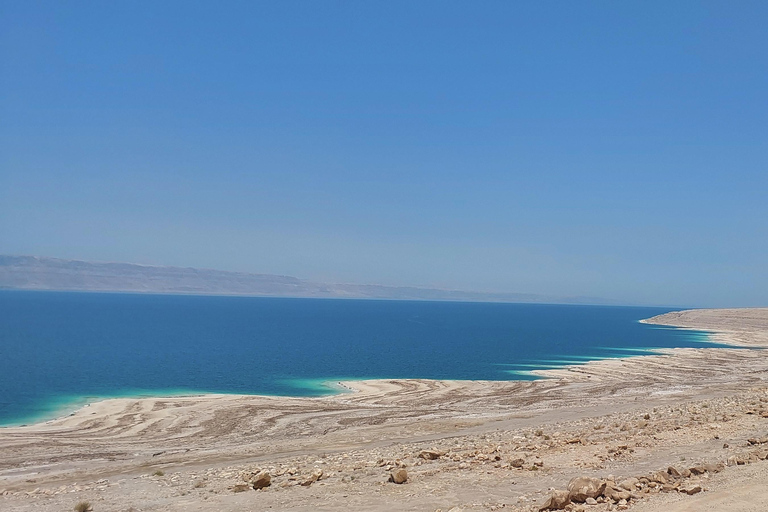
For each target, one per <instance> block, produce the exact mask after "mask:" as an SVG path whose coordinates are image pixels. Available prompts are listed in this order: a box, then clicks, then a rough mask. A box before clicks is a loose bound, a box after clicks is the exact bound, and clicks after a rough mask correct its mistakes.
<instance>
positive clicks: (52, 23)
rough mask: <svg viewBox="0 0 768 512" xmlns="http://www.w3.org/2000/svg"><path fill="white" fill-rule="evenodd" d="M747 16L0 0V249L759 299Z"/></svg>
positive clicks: (592, 7)
mask: <svg viewBox="0 0 768 512" xmlns="http://www.w3.org/2000/svg"><path fill="white" fill-rule="evenodd" d="M767 20H768V2H765V1H754V2H749V1H739V2H729V1H722V2H706V1H696V2H685V1H675V2H669V1H657V2H648V1H636V2H629V1H626V2H624V1H623V2H615V1H605V2H567V1H538V0H537V1H528V2H524V1H514V2H512V1H501V2H493V1H482V2H475V1H466V2H449V1H439V2H428V1H418V2H412V1H408V2H395V1H391V0H386V1H380V2H368V1H358V0H355V1H346V2H332V1H321V2H310V1H303V2H293V1H287V0H280V1H272V2H256V1H243V2H226V1H208V2H194V1H189V0H184V1H176V2H174V1H162V2H155V1H144V2H100V1H67V2H61V1H58V0H57V1H50V2H39V1H31V0H19V1H9V0H0V253H3V254H31V255H41V256H53V257H61V258H74V259H85V260H96V261H129V262H137V263H147V264H161V265H181V266H194V267H209V268H218V269H224V270H238V271H248V272H260V273H276V274H288V275H293V276H297V277H301V278H308V279H322V280H328V281H336V282H352V283H380V284H389V285H417V286H436V287H444V288H456V289H465V290H476V291H505V292H528V293H542V294H555V295H568V296H572V295H586V296H597V297H606V298H611V299H617V300H620V301H623V302H625V303H652V304H672V305H678V304H679V305H690V306H729V305H733V306H749V305H753V306H758V305H762V306H768V166H767V165H766V164H767V163H768V129H767V128H768V101H767V99H768V31H767V30H766V21H767Z"/></svg>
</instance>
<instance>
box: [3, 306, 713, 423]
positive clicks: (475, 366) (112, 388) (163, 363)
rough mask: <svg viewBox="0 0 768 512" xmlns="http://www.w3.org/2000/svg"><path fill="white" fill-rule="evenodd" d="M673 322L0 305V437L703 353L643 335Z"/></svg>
mask: <svg viewBox="0 0 768 512" xmlns="http://www.w3.org/2000/svg"><path fill="white" fill-rule="evenodd" d="M666 311H668V309H664V308H638V307H606V306H564V305H544V304H489V303H457V302H413V301H374V300H327V299H326V300H323V299H282V298H255V297H210V296H179V295H140V294H98V293H64V292H22V291H0V352H1V354H0V355H1V357H0V424H5V425H8V424H19V423H24V422H31V421H36V420H40V419H44V418H48V417H51V416H53V415H55V414H61V412H62V411H66V410H67V409H72V408H74V407H76V406H78V405H82V404H83V403H85V402H87V401H92V400H95V399H98V398H105V397H115V396H143V395H147V396H150V395H152V396H156V395H177V394H199V393H206V392H216V393H247V394H267V395H288V396H317V395H323V394H329V393H335V392H338V391H339V389H338V388H337V387H335V386H333V385H332V384H330V385H329V384H328V383H329V382H335V381H339V380H345V379H346V380H352V379H364V378H429V379H483V380H518V379H532V378H533V377H532V376H530V375H529V374H527V373H526V372H527V371H528V370H531V369H537V368H553V367H558V366H562V365H566V364H581V363H584V362H586V361H589V360H594V359H601V358H608V357H625V356H627V355H639V354H643V353H647V352H648V350H650V349H653V348H663V347H698V346H702V343H707V341H708V338H707V334H706V333H704V332H698V331H688V330H677V329H667V328H661V327H657V326H650V325H645V324H641V323H638V320H640V319H643V318H648V317H651V316H654V315H657V314H660V313H664V312H666Z"/></svg>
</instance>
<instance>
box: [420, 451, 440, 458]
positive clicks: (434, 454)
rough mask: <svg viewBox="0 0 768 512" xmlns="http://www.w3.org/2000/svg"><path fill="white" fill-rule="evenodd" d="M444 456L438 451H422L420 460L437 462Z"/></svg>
mask: <svg viewBox="0 0 768 512" xmlns="http://www.w3.org/2000/svg"><path fill="white" fill-rule="evenodd" d="M443 455H444V454H443V452H439V451H437V450H421V451H420V452H419V458H420V459H424V460H436V459H439V458H440V457H442V456H443Z"/></svg>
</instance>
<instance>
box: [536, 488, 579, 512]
mask: <svg viewBox="0 0 768 512" xmlns="http://www.w3.org/2000/svg"><path fill="white" fill-rule="evenodd" d="M569 503H571V498H570V492H569V491H552V495H551V496H550V497H549V498H547V499H546V501H544V503H542V505H541V506H540V507H539V511H542V510H563V509H564V508H565V507H567V506H568V504H569Z"/></svg>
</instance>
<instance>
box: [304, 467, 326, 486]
mask: <svg viewBox="0 0 768 512" xmlns="http://www.w3.org/2000/svg"><path fill="white" fill-rule="evenodd" d="M321 478H323V470H322V469H315V470H314V471H312V474H311V475H309V477H308V478H305V479H304V480H303V481H302V482H301V485H302V486H304V487H309V486H310V485H312V484H313V483H315V482H317V481H318V480H320V479H321Z"/></svg>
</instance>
